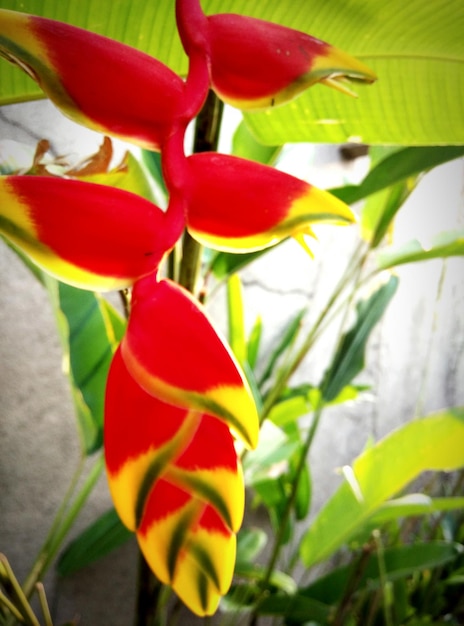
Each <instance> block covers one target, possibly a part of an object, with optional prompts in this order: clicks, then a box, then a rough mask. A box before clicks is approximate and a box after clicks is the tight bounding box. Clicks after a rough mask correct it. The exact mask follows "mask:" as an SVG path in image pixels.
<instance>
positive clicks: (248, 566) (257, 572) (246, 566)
mask: <svg viewBox="0 0 464 626" xmlns="http://www.w3.org/2000/svg"><path fill="white" fill-rule="evenodd" d="M235 574H236V576H240V577H243V578H249V579H252V580H256V581H259V580H261V579H262V578H264V576H265V574H266V568H265V567H263V566H262V565H257V564H254V565H253V564H252V563H241V562H238V563H237V564H236V568H235ZM269 583H270V585H271V586H273V587H276V588H277V589H279V590H281V591H284V592H285V593H287V594H292V593H294V592H295V591H296V589H297V587H296V583H295V581H294V580H293V578H291V577H290V576H289V575H288V574H284V572H281V571H279V570H274V571H273V573H272V575H271V578H270V580H269Z"/></svg>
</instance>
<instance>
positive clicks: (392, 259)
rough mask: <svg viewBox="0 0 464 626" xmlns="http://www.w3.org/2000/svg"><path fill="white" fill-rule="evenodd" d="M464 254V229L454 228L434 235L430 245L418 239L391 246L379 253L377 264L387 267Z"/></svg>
mask: <svg viewBox="0 0 464 626" xmlns="http://www.w3.org/2000/svg"><path fill="white" fill-rule="evenodd" d="M463 255H464V231H463V230H452V231H446V232H443V233H440V234H439V235H437V236H436V237H434V239H433V241H432V244H431V246H430V247H427V248H426V247H423V246H422V244H421V243H420V242H419V241H417V240H413V241H409V242H407V243H406V244H403V245H401V246H390V247H388V248H384V249H383V250H380V251H379V252H378V253H377V265H378V267H379V268H380V269H387V268H390V267H395V266H397V265H402V264H404V263H416V262H418V261H427V260H428V259H439V258H441V259H445V258H447V257H450V256H463Z"/></svg>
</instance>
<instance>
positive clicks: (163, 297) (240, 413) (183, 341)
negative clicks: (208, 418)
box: [121, 276, 259, 447]
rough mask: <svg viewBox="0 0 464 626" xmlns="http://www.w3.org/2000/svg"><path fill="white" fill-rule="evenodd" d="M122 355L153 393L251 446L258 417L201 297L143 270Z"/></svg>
mask: <svg viewBox="0 0 464 626" xmlns="http://www.w3.org/2000/svg"><path fill="white" fill-rule="evenodd" d="M121 350H122V357H123V359H124V362H125V364H126V366H127V369H128V370H129V372H130V373H131V375H132V377H133V378H134V379H135V380H136V381H137V382H138V383H139V384H140V385H141V386H142V387H143V388H144V389H145V390H146V391H147V392H148V393H150V394H151V395H154V396H155V397H157V398H160V399H162V400H163V401H165V402H169V403H172V404H174V405H176V406H179V407H183V408H186V409H190V410H196V411H200V412H204V413H208V414H210V415H213V416H215V417H218V418H219V419H221V420H223V421H224V422H225V423H226V424H227V425H228V426H229V427H230V428H231V429H232V430H233V431H234V433H235V434H236V435H237V436H239V437H240V438H241V439H242V440H243V442H244V444H245V445H247V446H248V447H255V446H256V443H257V439H258V431H259V422H258V415H257V410H256V405H255V403H254V400H253V396H252V394H251V391H250V388H249V385H248V383H247V381H246V379H245V377H244V375H243V373H242V372H241V369H240V366H239V365H238V363H237V361H236V359H235V357H234V356H233V354H232V352H231V351H230V349H229V347H228V346H227V344H226V342H225V341H224V340H222V339H221V337H220V336H219V334H218V332H217V331H216V330H215V328H214V327H213V325H212V323H211V321H210V320H209V318H208V316H207V315H206V313H205V312H204V311H203V309H202V308H201V306H200V305H199V303H198V302H197V301H196V300H195V299H194V298H193V296H192V295H191V294H190V293H189V292H187V291H186V290H185V289H183V288H182V287H180V286H179V285H177V284H176V283H174V282H172V281H169V280H161V281H158V280H157V278H156V276H147V277H146V278H144V279H142V280H140V281H138V282H137V283H136V284H135V286H134V289H133V292H132V306H131V314H130V318H129V323H128V327H127V332H126V334H125V336H124V338H123V340H122V342H121Z"/></svg>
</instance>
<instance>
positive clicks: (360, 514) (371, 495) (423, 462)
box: [301, 408, 464, 567]
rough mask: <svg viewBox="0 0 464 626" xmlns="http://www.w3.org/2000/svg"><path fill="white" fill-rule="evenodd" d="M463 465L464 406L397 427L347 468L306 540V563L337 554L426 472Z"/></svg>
mask: <svg viewBox="0 0 464 626" xmlns="http://www.w3.org/2000/svg"><path fill="white" fill-rule="evenodd" d="M417 451H420V454H418V453H417ZM462 467H464V409H463V408H461V409H449V410H447V411H442V412H439V413H436V414H433V415H430V416H428V417H426V418H422V419H416V420H414V421H412V422H409V423H408V424H406V425H405V426H402V427H401V428H399V429H398V430H396V431H394V432H392V433H391V434H390V435H389V436H387V437H386V438H385V439H383V440H382V441H380V442H378V443H377V444H376V445H375V446H373V447H372V448H369V449H367V450H366V451H365V452H363V454H361V456H359V457H358V458H357V459H356V460H355V461H354V463H353V465H352V467H350V468H347V471H345V480H344V481H343V483H342V484H341V485H340V487H339V488H338V490H337V491H336V492H335V494H334V495H333V496H332V497H331V498H330V499H329V500H328V501H327V502H326V503H325V505H324V506H323V508H322V509H321V511H320V512H319V513H318V515H317V516H316V518H315V520H314V521H313V523H312V524H311V526H310V528H309V529H308V531H307V532H306V534H305V536H304V538H303V541H302V543H301V558H302V559H303V561H304V563H305V565H306V567H310V566H311V565H314V564H315V563H318V562H320V561H322V560H323V559H325V558H327V557H329V556H330V555H331V554H333V553H334V551H335V550H337V549H338V548H340V547H341V546H342V545H343V544H344V543H345V542H346V541H348V540H349V539H350V537H351V536H352V535H353V533H355V532H357V531H358V530H359V528H360V526H361V524H363V523H364V522H366V521H368V519H369V517H370V516H371V515H373V514H375V513H376V511H377V510H378V508H379V506H380V505H382V504H383V503H384V502H385V501H387V500H388V499H389V498H391V497H393V496H395V495H396V494H397V493H398V492H399V491H400V490H401V489H403V488H404V487H405V486H406V485H407V484H408V483H409V482H410V481H412V480H413V479H414V478H416V477H417V476H418V475H419V474H420V473H421V472H424V471H426V470H435V471H440V470H444V471H451V470H455V469H459V468H462Z"/></svg>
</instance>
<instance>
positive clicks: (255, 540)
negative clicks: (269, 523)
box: [237, 528, 267, 563]
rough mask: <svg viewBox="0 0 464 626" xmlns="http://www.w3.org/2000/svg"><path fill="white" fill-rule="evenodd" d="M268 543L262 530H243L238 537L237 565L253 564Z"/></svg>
mask: <svg viewBox="0 0 464 626" xmlns="http://www.w3.org/2000/svg"><path fill="white" fill-rule="evenodd" d="M266 543H267V535H266V533H265V532H264V530H263V529H262V528H241V529H240V531H239V533H238V535H237V563H252V562H253V561H254V559H255V558H256V557H257V556H258V555H259V554H260V552H261V551H262V550H263V549H264V547H265V545H266Z"/></svg>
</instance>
